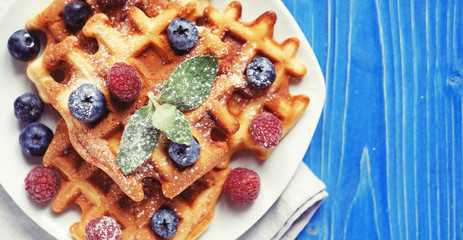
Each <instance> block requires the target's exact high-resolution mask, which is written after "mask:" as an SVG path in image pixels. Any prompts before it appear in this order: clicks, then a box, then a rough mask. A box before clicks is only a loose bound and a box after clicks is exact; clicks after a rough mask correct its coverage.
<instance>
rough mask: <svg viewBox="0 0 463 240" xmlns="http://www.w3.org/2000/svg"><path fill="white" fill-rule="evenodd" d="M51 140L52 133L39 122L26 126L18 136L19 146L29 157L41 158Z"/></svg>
mask: <svg viewBox="0 0 463 240" xmlns="http://www.w3.org/2000/svg"><path fill="white" fill-rule="evenodd" d="M52 139H53V131H52V130H51V129H50V128H49V127H47V126H45V125H43V124H42V123H39V122H33V123H30V124H29V125H27V126H26V127H25V128H24V129H23V130H22V131H21V134H20V135H19V145H21V148H22V150H23V152H24V154H26V155H27V156H29V157H41V156H43V155H44V154H45V152H46V151H47V148H48V146H49V145H50V143H51V140H52Z"/></svg>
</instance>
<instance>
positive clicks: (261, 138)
mask: <svg viewBox="0 0 463 240" xmlns="http://www.w3.org/2000/svg"><path fill="white" fill-rule="evenodd" d="M249 131H250V132H251V135H252V137H253V138H254V140H255V141H256V142H257V144H259V145H260V146H261V147H264V148H272V147H275V146H276V145H277V144H278V142H279V141H280V139H281V136H283V125H282V124H281V121H280V119H278V118H277V117H276V116H275V115H273V114H271V113H269V112H262V113H260V114H259V115H257V116H256V117H255V118H254V119H253V120H252V121H251V124H250V126H249Z"/></svg>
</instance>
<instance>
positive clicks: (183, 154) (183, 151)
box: [169, 137, 201, 167]
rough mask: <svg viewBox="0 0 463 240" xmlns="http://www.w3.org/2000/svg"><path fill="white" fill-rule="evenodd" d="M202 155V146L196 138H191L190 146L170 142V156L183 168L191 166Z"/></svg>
mask: <svg viewBox="0 0 463 240" xmlns="http://www.w3.org/2000/svg"><path fill="white" fill-rule="evenodd" d="M200 154H201V146H200V145H199V143H198V140H196V138H195V137H192V138H191V142H190V145H184V144H178V143H176V142H170V144H169V156H170V157H171V158H172V159H173V160H174V161H175V162H176V163H178V164H179V165H181V166H184V167H186V166H190V165H191V164H193V163H195V162H196V161H197V160H198V158H199V155H200Z"/></svg>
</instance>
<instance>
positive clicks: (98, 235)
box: [85, 216, 122, 240]
mask: <svg viewBox="0 0 463 240" xmlns="http://www.w3.org/2000/svg"><path fill="white" fill-rule="evenodd" d="M85 238H86V239H87V240H101V239H107V240H120V239H121V238H122V230H121V226H120V225H119V224H118V223H117V221H116V220H115V219H114V218H112V217H108V216H102V217H99V218H95V219H93V220H91V221H90V222H88V223H87V226H85Z"/></svg>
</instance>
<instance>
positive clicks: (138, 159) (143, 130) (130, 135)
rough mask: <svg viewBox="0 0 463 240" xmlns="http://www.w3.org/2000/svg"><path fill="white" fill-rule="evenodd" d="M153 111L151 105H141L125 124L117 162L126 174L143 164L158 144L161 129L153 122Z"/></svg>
mask: <svg viewBox="0 0 463 240" xmlns="http://www.w3.org/2000/svg"><path fill="white" fill-rule="evenodd" d="M153 112H154V109H153V107H152V106H151V105H148V106H145V107H141V108H140V109H139V110H137V111H136V112H135V113H134V114H133V115H132V117H130V119H129V121H128V123H127V125H126V126H125V129H124V133H123V134H122V139H121V143H120V145H119V152H118V153H117V164H118V165H119V168H120V169H121V171H122V173H124V174H125V175H127V174H130V173H131V172H132V171H133V170H135V169H136V168H137V167H139V166H140V165H142V164H143V163H144V162H145V161H146V160H147V159H148V158H149V157H150V155H151V153H152V152H153V149H154V147H155V146H156V142H157V141H158V136H159V130H157V129H156V128H155V127H154V126H153V124H152V122H151V116H152V114H153Z"/></svg>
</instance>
